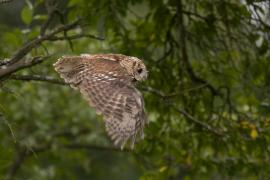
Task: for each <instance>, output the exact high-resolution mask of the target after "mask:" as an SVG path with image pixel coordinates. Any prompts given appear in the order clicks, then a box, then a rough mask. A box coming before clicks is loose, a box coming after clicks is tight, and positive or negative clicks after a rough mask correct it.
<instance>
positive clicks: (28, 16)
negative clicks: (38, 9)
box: [21, 3, 33, 25]
mask: <svg viewBox="0 0 270 180" xmlns="http://www.w3.org/2000/svg"><path fill="white" fill-rule="evenodd" d="M21 18H22V21H23V22H24V23H25V24H26V25H29V24H30V23H31V22H32V19H33V7H32V5H29V3H27V6H25V7H24V8H23V10H22V12H21Z"/></svg>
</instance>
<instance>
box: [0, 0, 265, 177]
mask: <svg viewBox="0 0 270 180" xmlns="http://www.w3.org/2000/svg"><path fill="white" fill-rule="evenodd" d="M269 9H270V2H269V1H268V0H260V1H252V0H243V1H237V0H145V1H143V0H125V1H124V0H63V1H57V0H26V1H19V0H10V1H7V2H5V3H4V2H3V0H2V1H0V42H1V43H0V179H16V180H17V179H18V180H19V179H30V180H35V179H39V180H47V179H74V180H75V179H115V180H116V179H117V180H118V179H141V180H148V179H149V180H152V179H153V180H156V179H185V180H188V179H269V178H270V166H269V163H270V131H269V130H270V117H269V115H270V105H269V103H270V93H269V92H270V50H269V42H270V35H269V34H270V13H269ZM77 21H78V22H77ZM73 22H75V24H76V25H74V26H68V25H70V24H71V23H73ZM67 26H68V27H69V28H64V29H63V27H67ZM61 28H62V29H61ZM53 32H54V33H53ZM31 43H34V46H31V45H30V44H31ZM25 47H28V49H27V48H26V49H23V48H25ZM22 51H23V52H24V53H22V54H19V55H18V53H17V52H22ZM16 53H17V54H16ZM81 53H91V54H95V53H121V54H126V55H131V56H136V57H138V58H140V59H143V60H144V62H145V64H146V66H147V68H148V70H149V78H148V80H147V81H145V82H143V83H141V84H139V85H138V88H139V89H140V90H141V91H142V93H143V95H144V99H145V104H146V111H147V114H148V120H149V124H148V125H147V126H146V128H145V139H144V140H142V141H139V142H138V143H137V144H136V146H135V150H133V151H131V150H129V149H128V148H126V149H125V150H124V151H121V150H119V149H118V148H117V147H114V146H113V144H112V143H111V141H110V140H109V138H108V136H107V134H106V132H105V128H104V124H103V121H102V117H101V116H98V115H96V114H95V111H94V109H93V108H90V107H89V106H88V104H87V102H86V101H85V100H84V99H83V98H82V97H81V95H80V94H79V92H78V91H75V90H73V89H71V88H70V87H68V86H65V85H63V84H62V81H61V80H60V78H59V76H58V75H57V73H56V72H55V71H54V69H53V67H52V64H53V63H54V62H55V61H56V60H57V59H58V58H59V57H61V56H62V55H79V54H81ZM36 58H41V59H42V61H38V62H36V61H35V60H36ZM12 61H14V62H15V61H16V63H11V62H12ZM20 62H25V64H20ZM18 64H19V65H18ZM26 64H27V65H26ZM12 68H13V69H14V68H15V70H11V69H12ZM7 70H10V71H9V72H8V73H6V72H7Z"/></svg>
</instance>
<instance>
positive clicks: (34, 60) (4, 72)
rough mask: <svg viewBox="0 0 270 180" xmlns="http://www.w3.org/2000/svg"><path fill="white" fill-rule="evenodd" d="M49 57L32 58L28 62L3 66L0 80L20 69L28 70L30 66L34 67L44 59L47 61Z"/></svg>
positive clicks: (0, 70) (23, 61)
mask: <svg viewBox="0 0 270 180" xmlns="http://www.w3.org/2000/svg"><path fill="white" fill-rule="evenodd" d="M48 57H49V56H45V57H39V56H38V57H33V58H31V59H30V60H21V61H18V62H16V63H15V64H11V65H4V66H2V67H1V68H0V79H2V78H3V77H5V76H7V75H10V74H12V73H14V72H16V71H19V70H21V69H24V68H28V67H31V66H34V65H36V64H39V63H41V62H43V61H44V60H45V59H47V58H48Z"/></svg>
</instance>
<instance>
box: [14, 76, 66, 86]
mask: <svg viewBox="0 0 270 180" xmlns="http://www.w3.org/2000/svg"><path fill="white" fill-rule="evenodd" d="M9 78H10V79H13V80H20V81H41V82H48V83H52V84H58V85H68V84H67V83H65V82H64V81H62V80H60V79H55V78H53V77H50V76H41V75H12V76H10V77H9Z"/></svg>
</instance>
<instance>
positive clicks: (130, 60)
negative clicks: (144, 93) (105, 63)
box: [120, 56, 148, 81]
mask: <svg viewBox="0 0 270 180" xmlns="http://www.w3.org/2000/svg"><path fill="white" fill-rule="evenodd" d="M120 64H121V65H122V66H124V67H125V68H126V69H127V71H128V73H129V74H130V75H132V76H133V77H134V79H135V80H137V81H143V80H146V78H147V73H148V71H147V69H146V66H145V65H144V63H143V62H142V60H140V59H138V58H136V57H132V56H127V57H126V58H124V59H123V60H122V61H121V62H120Z"/></svg>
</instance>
